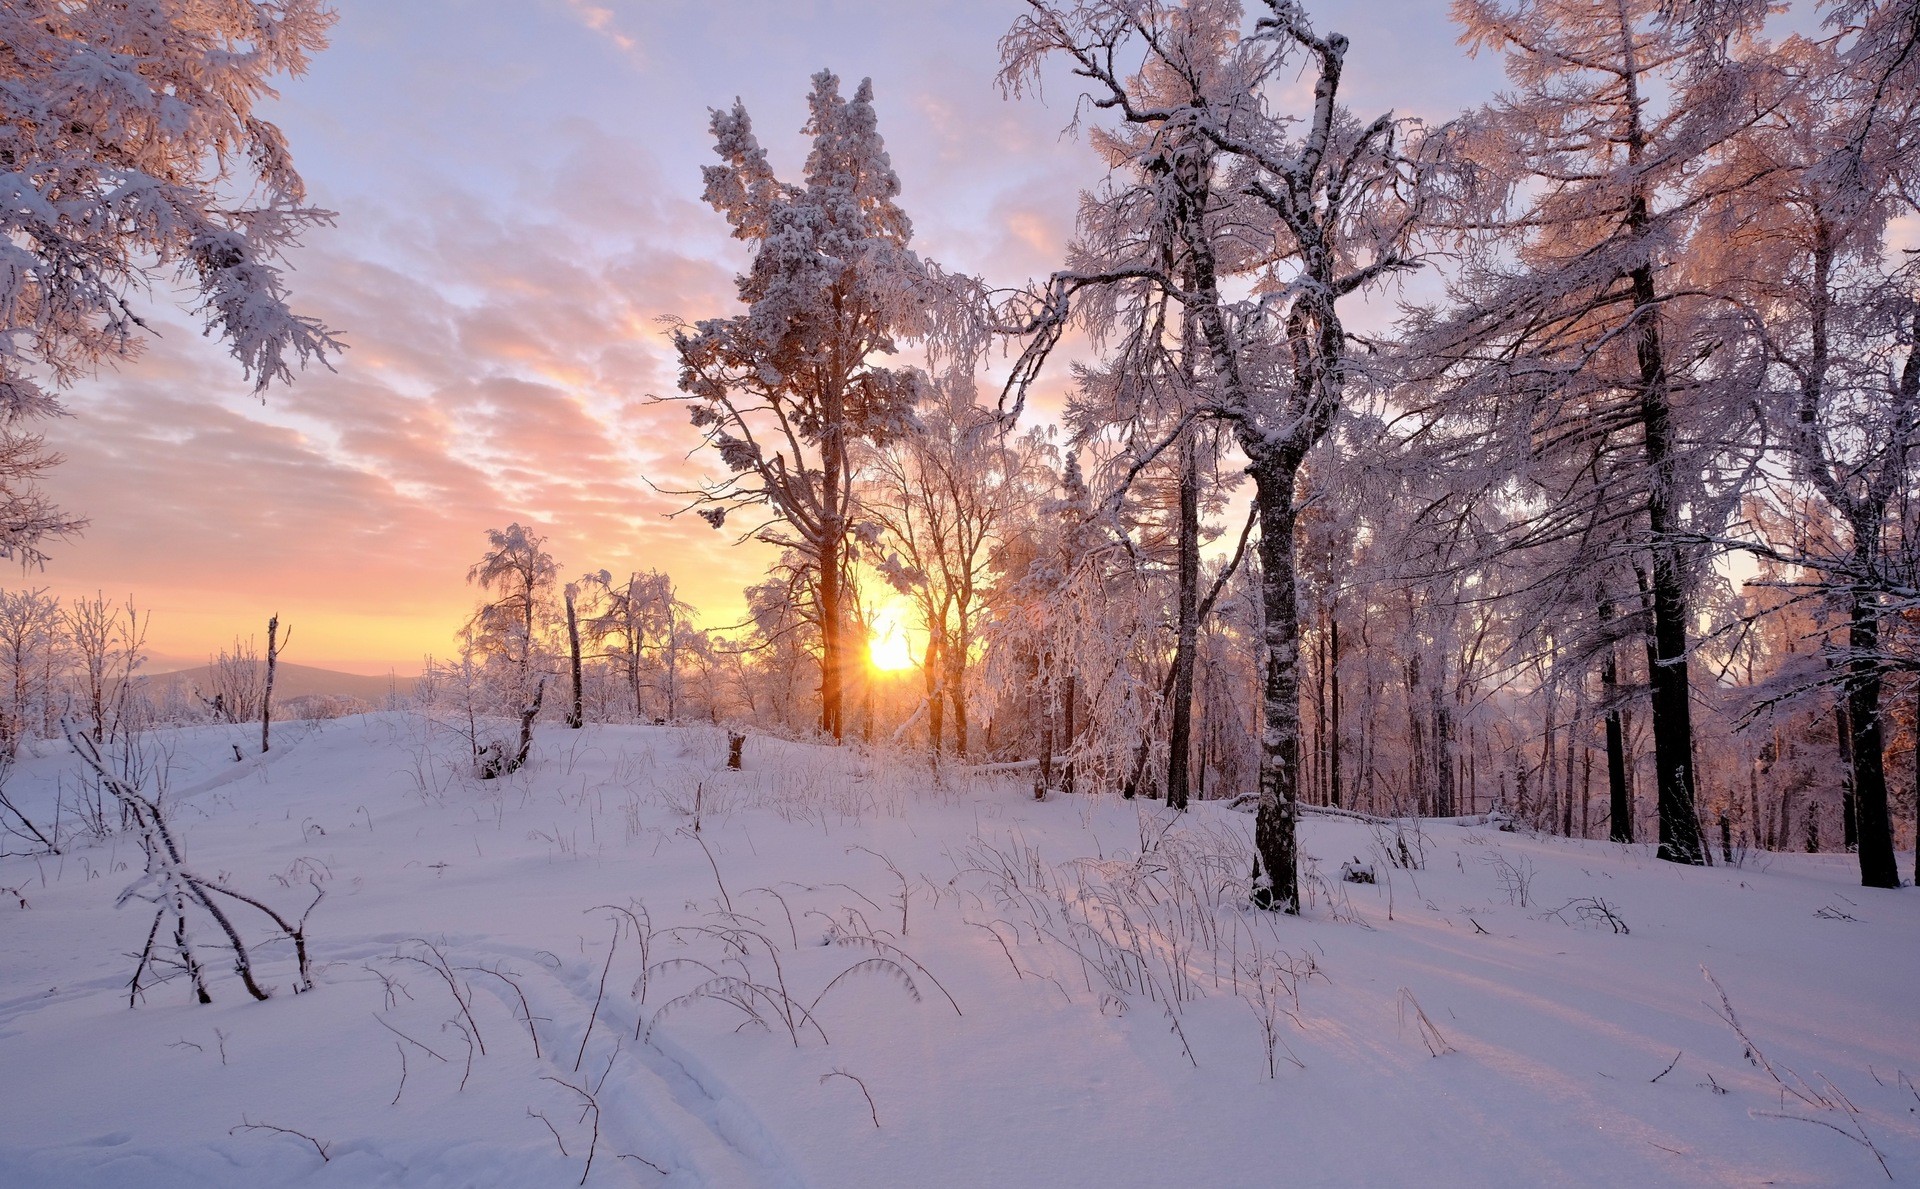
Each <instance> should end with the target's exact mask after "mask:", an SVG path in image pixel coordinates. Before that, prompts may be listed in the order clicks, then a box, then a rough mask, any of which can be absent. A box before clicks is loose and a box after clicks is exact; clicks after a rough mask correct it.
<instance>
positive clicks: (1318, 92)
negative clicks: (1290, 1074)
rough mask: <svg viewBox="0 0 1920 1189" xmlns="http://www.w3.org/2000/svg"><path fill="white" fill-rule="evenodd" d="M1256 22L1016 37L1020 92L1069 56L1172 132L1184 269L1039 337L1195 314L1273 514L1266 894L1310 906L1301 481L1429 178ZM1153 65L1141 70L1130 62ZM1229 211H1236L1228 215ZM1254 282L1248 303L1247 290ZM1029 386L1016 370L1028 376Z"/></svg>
mask: <svg viewBox="0 0 1920 1189" xmlns="http://www.w3.org/2000/svg"><path fill="white" fill-rule="evenodd" d="M1255 11H1256V12H1257V13H1258V18H1257V19H1256V20H1255V21H1254V22H1253V25H1252V28H1251V29H1243V28H1242V24H1243V16H1242V11H1241V9H1240V7H1239V5H1237V4H1233V3H1225V2H1217V0H1215V2H1206V3H1200V2H1196V3H1191V4H1175V3H1168V2H1161V0H1117V2H1109V0H1099V2H1096V0H1082V2H1080V3H1075V4H1071V5H1069V4H1054V3H1048V2H1046V0H1030V3H1029V12H1028V13H1027V14H1025V15H1023V16H1022V17H1021V18H1020V19H1019V20H1018V21H1017V22H1016V23H1015V25H1014V27H1013V29H1012V30H1011V31H1010V32H1009V33H1008V34H1007V36H1006V38H1005V39H1004V40H1003V42H1002V56H1003V73H1002V77H1003V79H1004V80H1005V82H1006V84H1007V85H1008V86H1010V87H1012V88H1013V89H1015V90H1018V89H1020V88H1021V87H1025V86H1031V85H1034V84H1035V83H1036V81H1037V79H1038V70H1039V68H1040V65H1041V63H1042V62H1043V61H1045V60H1046V59H1047V58H1049V57H1053V56H1059V57H1062V58H1064V59H1065V60H1066V61H1067V62H1068V64H1069V65H1070V67H1071V69H1072V70H1073V72H1074V74H1075V75H1076V76H1077V77H1078V78H1079V79H1080V80H1081V81H1082V83H1083V85H1084V86H1085V87H1086V88H1087V94H1088V96H1089V98H1090V101H1091V103H1092V105H1093V107H1094V108H1095V109H1096V110H1098V111H1100V112H1103V113H1108V114H1110V115H1111V116H1112V117H1113V118H1114V119H1115V120H1116V121H1118V122H1119V123H1121V124H1123V125H1126V126H1128V127H1131V128H1139V129H1145V130H1156V131H1159V132H1160V133H1161V135H1159V136H1156V137H1153V138H1151V139H1149V140H1148V141H1147V142H1146V143H1147V144H1148V145H1149V146H1151V154H1152V155H1151V156H1146V155H1143V156H1141V157H1140V158H1139V159H1138V160H1137V162H1136V163H1135V164H1134V169H1135V172H1136V173H1137V175H1138V176H1140V177H1141V178H1142V179H1143V180H1146V181H1148V183H1149V184H1148V185H1147V186H1146V188H1145V190H1144V192H1143V196H1142V197H1143V201H1142V203H1141V206H1140V211H1141V215H1142V217H1145V218H1151V219H1157V220H1165V221H1167V223H1168V224H1169V225H1170V226H1171V227H1172V228H1173V229H1174V239H1175V242H1176V243H1177V245H1178V251H1179V253H1180V256H1181V257H1182V259H1181V260H1178V261H1176V262H1168V261H1166V260H1164V259H1162V260H1153V259H1140V258H1135V259H1131V260H1117V261H1113V262H1110V263H1108V264H1100V263H1096V262H1087V263H1088V264H1089V265H1090V267H1085V268H1080V267H1075V266H1073V265H1071V264H1070V266H1069V268H1068V269H1067V270H1066V271H1064V272H1062V273H1060V274H1056V276H1055V277H1054V279H1053V281H1052V282H1051V284H1049V285H1048V286H1047V288H1046V290H1045V292H1044V293H1043V294H1041V295H1039V296H1038V300H1036V301H1035V302H1034V303H1033V305H1034V307H1035V308H1036V310H1037V316H1036V318H1035V319H1034V321H1035V324H1036V328H1037V330H1038V332H1039V339H1040V341H1041V342H1042V343H1044V342H1046V340H1047V339H1048V337H1049V336H1051V337H1052V338H1054V339H1055V340H1056V341H1057V336H1058V334H1059V333H1060V330H1059V328H1060V326H1061V325H1062V324H1063V322H1064V317H1065V312H1066V311H1068V310H1070V309H1071V308H1072V305H1073V300H1074V298H1075V297H1076V296H1078V295H1080V294H1082V293H1083V292H1086V291H1088V290H1094V291H1098V290H1101V289H1111V288H1112V287H1113V286H1116V285H1124V284H1129V283H1133V284H1142V283H1144V284H1148V285H1151V286H1153V287H1154V288H1156V289H1158V290H1161V291H1164V292H1167V293H1169V294H1171V295H1172V296H1173V297H1174V298H1175V299H1176V300H1178V301H1180V302H1181V303H1182V304H1183V305H1185V306H1187V307H1189V308H1190V309H1191V311H1192V317H1193V319H1194V323H1195V327H1196V329H1197V332H1198V335H1199V338H1200V340H1201V341H1202V342H1204V343H1205V345H1206V358H1205V364H1204V369H1205V374H1206V377H1207V383H1208V386H1209V388H1210V392H1209V395H1208V397H1207V399H1206V401H1205V402H1204V404H1203V406H1202V407H1201V408H1199V409H1198V410H1197V411H1196V413H1195V415H1196V416H1206V417H1212V418H1218V419H1219V420H1221V421H1224V422H1225V423H1226V424H1227V425H1228V426H1229V427H1230V428H1231V430H1232V433H1233V437H1234V440H1235V442H1236V444H1237V445H1238V446H1239V448H1240V449H1241V451H1242V452H1243V453H1244V454H1245V455H1246V457H1247V461H1248V466H1247V471H1248V473H1249V474H1250V475H1252V477H1253V479H1254V485H1255V492H1254V501H1255V506H1256V507H1257V508H1258V512H1259V520H1260V547H1259V558H1260V563H1261V581H1262V587H1261V600H1262V604H1263V610H1264V617H1263V622H1264V634H1265V638H1264V641H1263V646H1264V660H1265V678H1264V690H1263V695H1262V700H1263V707H1264V710H1263V716H1262V717H1263V724H1262V731H1261V752H1262V759H1261V767H1260V795H1259V810H1258V817H1257V819H1256V822H1255V827H1254V837H1255V847H1256V850H1257V851H1258V854H1259V864H1260V868H1261V870H1260V874H1259V877H1258V883H1257V887H1256V895H1255V899H1256V901H1257V902H1259V903H1261V904H1262V905H1264V906H1269V907H1274V908H1280V909H1284V910H1285V911H1288V912H1298V911H1299V906H1300V895H1299V885H1298V875H1297V871H1296V844H1295V834H1296V831H1295V821H1296V816H1297V799H1298V796H1299V792H1300V784H1301V781H1300V746H1301V744H1300V692H1301V691H1300V672H1299V663H1300V616H1299V592H1298V578H1297V569H1296V557H1295V535H1296V532H1295V530H1296V526H1297V515H1298V510H1299V509H1298V500H1297V496H1298V493H1297V491H1296V482H1297V480H1298V477H1299V474H1300V471H1301V468H1302V466H1303V465H1304V464H1305V462H1306V460H1307V457H1308V455H1309V453H1310V452H1311V451H1312V450H1313V449H1314V447H1315V446H1317V445H1318V444H1319V443H1320V442H1321V440H1322V439H1323V438H1325V436H1326V434H1327V432H1328V430H1329V429H1330V428H1331V427H1332V425H1333V422H1334V419H1335V417H1336V416H1337V415H1338V413H1339V411H1340V409H1341V407H1342V405H1343V404H1344V402H1345V400H1346V396H1347V387H1348V384H1349V382H1350V379H1351V378H1352V367H1351V362H1352V361H1351V359H1350V356H1349V338H1348V334H1347V331H1346V328H1345V325H1344V323H1343V321H1342V317H1341V313H1340V303H1341V300H1342V299H1343V298H1349V297H1352V296H1353V295H1355V294H1358V293H1361V292H1363V291H1365V290H1367V289H1369V288H1371V287H1373V286H1375V285H1377V284H1379V283H1381V282H1383V281H1384V280H1386V279H1387V278H1389V277H1391V276H1393V275H1395V274H1397V273H1400V272H1403V271H1405V270H1408V269H1411V268H1413V267H1415V266H1416V265H1417V257H1416V255H1415V254H1414V252H1413V249H1412V247H1411V241H1412V236H1413V233H1414V230H1415V228H1416V226H1417V225H1418V222H1419V211H1420V198H1421V194H1422V192H1423V185H1424V181H1423V173H1424V169H1423V167H1422V164H1421V162H1419V161H1418V160H1416V159H1415V158H1414V157H1413V156H1411V155H1410V154H1409V153H1408V151H1407V144H1406V139H1405V138H1406V136H1407V134H1408V132H1409V128H1408V126H1407V125H1406V123H1405V122H1404V121H1401V120H1397V119H1396V118H1394V117H1393V116H1392V115H1391V114H1387V115H1382V116H1379V117H1378V118H1375V119H1373V120H1371V121H1367V122H1361V121H1359V120H1357V119H1355V118H1354V117H1353V116H1352V115H1351V114H1350V113H1348V112H1347V111H1346V109H1344V108H1343V107H1341V106H1340V104H1339V89H1340V81H1341V76H1342V74H1343V72H1344V70H1345V66H1346V55H1347V48H1348V42H1347V39H1346V38H1345V37H1344V36H1341V35H1339V34H1327V35H1324V36H1323V35H1321V34H1320V33H1318V32H1316V31H1315V30H1314V28H1313V25H1312V23H1311V22H1310V21H1309V19H1308V17H1307V15H1306V13H1305V11H1304V10H1303V9H1302V8H1301V7H1300V6H1299V5H1298V4H1297V3H1292V2H1290V0H1263V2H1262V3H1261V4H1260V5H1258V6H1256V8H1255ZM1135 60H1139V61H1142V62H1144V65H1142V66H1140V67H1138V68H1134V67H1131V66H1129V65H1126V63H1128V62H1131V61H1135ZM1302 71H1304V73H1305V74H1306V76H1307V77H1308V78H1311V79H1312V80H1313V106H1312V109H1311V111H1310V113H1309V114H1307V115H1305V116H1294V115H1292V114H1290V113H1288V112H1286V111H1284V110H1283V109H1282V108H1281V107H1280V106H1279V104H1280V98H1279V96H1280V93H1281V91H1282V89H1283V88H1284V87H1285V86H1286V84H1287V82H1289V81H1291V79H1292V78H1293V77H1294V76H1295V74H1296V73H1297V72H1302ZM1229 214H1231V217H1229ZM1242 279H1244V280H1245V281H1248V282H1252V284H1253V288H1254V292H1253V294H1252V296H1250V297H1245V298H1243V297H1239V296H1237V293H1238V292H1239V291H1240V286H1239V285H1238V284H1236V281H1238V280H1242ZM1018 378H1019V375H1018V371H1017V370H1016V379H1018Z"/></svg>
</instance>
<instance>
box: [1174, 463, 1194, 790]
mask: <svg viewBox="0 0 1920 1189" xmlns="http://www.w3.org/2000/svg"><path fill="white" fill-rule="evenodd" d="M1193 437H1194V431H1192V430H1188V432H1187V434H1186V436H1185V437H1184V438H1182V439H1181V442H1180V546H1179V554H1180V559H1179V598H1178V605H1179V611H1178V616H1179V621H1178V630H1177V632H1176V636H1177V643H1176V645H1175V648H1174V653H1173V706H1172V710H1173V714H1172V716H1171V723H1172V725H1171V727H1170V728H1169V730H1168V733H1167V808H1169V809H1185V808H1186V807H1187V791H1188V788H1187V786H1188V776H1187V766H1188V763H1189V762H1190V758H1191V756H1192V752H1193V666H1194V652H1195V650H1196V649H1197V647H1198V644H1199V620H1200V615H1199V612H1200V452H1199V450H1198V449H1197V448H1196V446H1195V444H1194V441H1193Z"/></svg>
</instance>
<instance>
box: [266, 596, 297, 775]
mask: <svg viewBox="0 0 1920 1189" xmlns="http://www.w3.org/2000/svg"><path fill="white" fill-rule="evenodd" d="M288 634H289V635H291V634H292V630H291V629H289V630H288ZM279 664H280V617H279V616H278V615H273V616H270V617H268V619H267V688H266V691H265V692H264V693H262V694H261V695H260V754H262V755H265V754H266V752H267V748H268V746H269V743H268V733H269V731H271V730H272V728H273V671H274V669H275V668H276V667H277V666H278V665H279Z"/></svg>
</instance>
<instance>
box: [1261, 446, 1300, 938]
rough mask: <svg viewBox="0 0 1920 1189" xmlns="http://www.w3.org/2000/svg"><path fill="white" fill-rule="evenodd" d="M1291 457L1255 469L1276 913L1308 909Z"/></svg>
mask: <svg viewBox="0 0 1920 1189" xmlns="http://www.w3.org/2000/svg"><path fill="white" fill-rule="evenodd" d="M1298 469H1299V463H1298V462H1297V461H1295V460H1292V459H1289V458H1287V457H1284V456H1282V457H1278V458H1273V457H1269V458H1266V459H1263V460H1259V461H1258V462H1256V464H1255V465H1254V466H1253V467H1250V468H1249V470H1251V471H1252V473H1253V479H1254V483H1255V492H1254V497H1253V498H1254V500H1255V502H1256V504H1257V506H1258V507H1259V509H1260V585H1261V591H1260V594H1261V605H1262V611H1263V617H1264V619H1265V640H1264V644H1265V651H1266V669H1267V672H1266V689H1265V691H1264V696H1263V702H1264V707H1263V709H1264V715H1263V722H1262V728H1261V735H1260V749H1261V759H1262V762H1261V765H1260V801H1259V808H1258V812H1257V816H1256V817H1255V819H1254V825H1253V845H1254V849H1255V850H1256V851H1257V852H1258V854H1259V857H1260V870H1261V873H1262V874H1263V875H1265V876H1266V877H1267V878H1268V879H1269V880H1270V881H1271V889H1270V891H1269V897H1270V901H1269V904H1270V906H1271V907H1274V908H1279V909H1282V910H1284V911H1286V912H1289V913H1295V914H1297V913H1299V911H1300V879H1299V873H1298V871H1297V859H1296V852H1297V849H1298V841H1297V824H1296V823H1297V821H1298V817H1299V807H1298V804H1297V799H1298V797H1299V795H1300V604H1299V589H1298V583H1297V580H1296V573H1295V564H1294V530H1295V528H1296V523H1297V513H1296V510H1295V508H1294V504H1293V499H1294V477H1295V474H1296V472H1297V471H1298Z"/></svg>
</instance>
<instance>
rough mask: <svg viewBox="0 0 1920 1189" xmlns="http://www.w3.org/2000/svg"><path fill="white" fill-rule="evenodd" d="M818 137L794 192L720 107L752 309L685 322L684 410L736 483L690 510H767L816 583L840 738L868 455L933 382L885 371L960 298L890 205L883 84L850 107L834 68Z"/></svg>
mask: <svg viewBox="0 0 1920 1189" xmlns="http://www.w3.org/2000/svg"><path fill="white" fill-rule="evenodd" d="M808 109H809V112H810V116H809V118H808V121H807V124H806V126H805V128H804V129H803V132H804V133H805V134H806V135H808V136H810V137H812V138H813V147H812V151H811V152H810V153H809V154H808V156H807V162H806V167H805V170H804V172H803V174H802V177H801V180H800V181H798V182H783V181H781V180H780V179H779V178H777V177H775V176H774V173H773V168H772V166H771V165H770V164H769V163H768V161H767V156H766V152H765V150H764V149H762V148H761V146H760V142H759V141H758V139H756V138H755V136H754V133H753V126H752V123H751V121H750V120H749V119H748V116H747V112H746V109H745V107H743V106H742V105H740V104H738V103H736V104H735V105H734V107H733V109H732V110H731V111H727V112H715V113H713V121H712V128H713V136H714V149H715V152H716V153H717V154H718V155H719V157H720V159H721V161H722V164H720V165H713V166H708V167H707V168H706V169H705V171H704V173H705V180H706V190H705V194H704V197H705V199H706V201H707V202H708V203H709V204H710V205H711V206H712V207H713V208H714V209H715V210H717V211H719V212H720V213H721V214H723V215H725V216H726V218H727V222H728V223H729V224H731V225H732V227H733V234H734V237H735V238H737V239H741V240H744V241H746V242H747V243H749V244H751V245H752V246H753V250H754V256H753V263H752V265H751V267H750V268H749V269H748V271H747V272H746V273H745V274H744V275H742V276H740V277H739V278H738V282H737V284H738V289H739V296H740V301H741V303H742V304H743V305H745V306H746V307H747V310H746V312H745V313H742V314H737V315H735V316H733V317H731V318H712V319H708V320H705V321H702V322H699V323H695V324H693V325H682V326H679V327H678V328H677V329H676V331H675V334H674V344H675V347H676V348H677V350H678V352H679V358H680V388H681V391H682V392H683V393H684V395H683V396H682V397H680V398H678V399H682V400H686V401H689V402H691V404H692V406H693V407H692V409H691V415H692V419H693V423H694V424H695V425H696V426H698V427H700V429H701V431H702V433H703V436H704V441H705V442H706V444H707V445H709V446H711V447H713V448H714V450H715V451H716V453H717V454H718V455H719V458H720V462H721V464H722V465H723V466H724V467H725V468H726V470H727V472H728V474H727V477H725V478H723V479H721V480H718V481H716V482H713V483H710V484H707V485H705V486H703V487H702V488H701V489H700V490H699V491H698V492H696V493H693V494H694V495H695V507H696V508H697V509H698V510H699V512H700V514H701V515H702V516H704V517H706V519H707V520H708V521H709V522H711V523H712V524H713V525H714V526H715V527H716V528H718V527H720V525H721V524H722V523H723V522H724V520H725V519H726V517H727V515H728V513H729V512H732V511H736V510H743V509H757V510H758V509H763V510H764V511H765V513H766V514H767V515H768V517H769V519H768V520H767V521H766V522H764V523H762V524H759V525H756V526H755V527H754V528H752V529H750V530H749V535H752V536H757V537H758V538H759V539H761V540H764V541H768V542H770V543H773V544H776V545H779V546H781V547H782V548H783V549H786V550H788V551H790V552H791V553H792V554H793V555H794V557H795V558H797V559H798V560H799V562H800V565H801V567H802V571H803V573H804V575H805V579H806V581H805V583H804V594H805V596H806V598H805V604H806V606H807V607H808V608H809V613H810V614H811V615H812V616H813V618H814V620H815V622H816V626H817V629H818V637H819V646H820V728H821V729H822V730H823V731H826V732H828V733H830V734H832V735H833V736H834V738H836V739H838V738H840V737H841V735H842V732H843V730H844V728H845V715H844V710H843V705H842V702H843V697H842V687H843V685H844V684H845V683H846V681H847V677H848V674H847V667H848V658H849V656H850V655H852V649H851V648H850V645H849V635H850V633H849V611H850V608H851V607H852V606H853V605H854V603H853V601H852V600H850V599H849V598H848V597H847V592H846V590H845V581H846V577H847V573H848V570H849V564H850V561H851V555H852V554H853V552H854V551H855V550H856V548H857V547H858V544H859V536H860V534H861V532H862V531H863V528H864V527H865V526H863V523H862V520H861V516H860V509H859V503H858V497H857V493H856V490H855V484H854V467H855V458H856V456H857V450H856V447H857V446H858V444H860V443H863V442H864V443H870V444H874V445H881V444H884V443H886V442H888V441H890V440H892V439H893V438H895V437H897V436H899V435H900V434H902V433H904V432H906V431H907V430H908V429H909V428H910V427H911V424H912V409H913V405H914V402H915V401H916V400H918V399H919V397H920V396H921V394H922V393H923V392H924V391H925V390H926V387H927V384H926V379H925V375H924V373H922V372H921V371H919V370H918V369H915V368H906V367H889V366H885V364H884V361H885V360H886V359H887V358H888V357H889V356H892V355H894V354H895V353H896V352H897V351H898V350H899V348H900V346H901V344H902V343H903V342H904V341H906V340H910V339H915V338H924V337H926V336H928V335H929V334H930V333H931V332H932V331H933V330H934V329H935V320H934V318H933V311H934V307H935V303H936V302H937V301H938V300H939V299H940V298H941V297H942V296H943V295H944V294H945V292H946V290H947V286H946V285H945V283H944V282H943V281H942V279H941V277H940V276H939V273H938V270H937V269H936V268H934V267H933V266H931V265H929V264H928V263H926V262H925V261H923V260H921V258H920V257H919V256H917V255H916V254H915V253H914V252H913V251H912V250H911V249H910V248H909V247H908V243H909V241H910V240H911V239H912V235H913V229H912V224H911V223H910V222H909V221H908V219H907V216H906V214H905V213H904V212H903V211H902V210H901V209H900V207H899V204H898V203H897V202H896V201H895V200H896V199H897V198H898V196H899V193H900V179H899V178H898V176H897V175H896V174H895V173H894V171H893V165H892V162H891V161H890V160H889V159H888V157H887V153H886V148H885V145H884V143H883V142H882V140H881V137H880V132H879V127H878V121H877V117H876V115H875V113H874V107H873V86H872V84H871V82H865V81H863V82H862V83H861V84H860V86H859V88H858V89H857V90H856V91H855V92H854V95H853V97H852V98H851V99H846V98H843V97H842V96H841V94H840V80H839V79H838V78H837V77H835V76H834V75H833V74H831V73H830V72H827V71H822V72H821V73H819V74H817V75H815V76H814V78H813V92H812V94H811V95H810V96H809V98H808Z"/></svg>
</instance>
